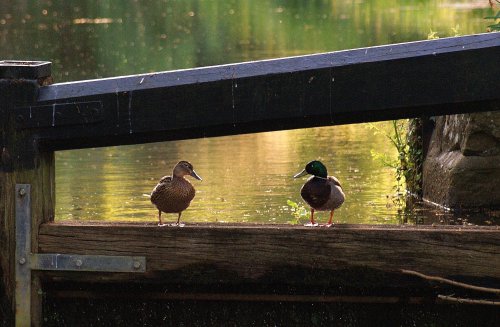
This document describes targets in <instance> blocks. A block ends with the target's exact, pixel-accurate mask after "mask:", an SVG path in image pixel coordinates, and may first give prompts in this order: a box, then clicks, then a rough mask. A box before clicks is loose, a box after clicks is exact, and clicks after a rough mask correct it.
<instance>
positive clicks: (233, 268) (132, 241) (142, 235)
mask: <svg viewBox="0 0 500 327" xmlns="http://www.w3.org/2000/svg"><path fill="white" fill-rule="evenodd" d="M38 244H39V251H40V252H50V253H76V254H88V253H92V254H103V255H136V256H146V258H147V267H148V268H147V273H146V275H145V277H146V279H148V278H149V279H155V278H166V279H167V280H170V281H175V280H182V281H184V282H186V281H192V282H194V283H197V284H199V285H202V284H207V283H208V284H210V283H215V284H216V283H221V282H224V281H225V282H232V283H234V282H240V283H241V282H258V283H260V284H269V283H275V282H279V283H291V284H304V283H305V284H307V283H310V284H311V285H314V284H329V283H332V281H333V278H334V276H335V274H336V273H339V272H345V271H356V270H358V271H359V270H361V271H365V272H366V271H374V272H377V271H378V272H389V273H399V272H400V270H401V269H409V270H416V271H419V272H422V273H426V274H430V275H437V276H441V277H451V278H455V277H458V278H475V279H479V280H481V279H489V280H493V281H496V283H500V260H498V253H500V232H499V230H498V228H495V227H493V228H476V227H474V228H467V227H454V228H452V227H447V228H440V227H439V228H438V227H415V226H413V227H401V226H400V227H387V226H363V225H361V226H358V225H337V226H335V227H334V228H330V229H325V228H316V229H315V228H313V229H311V228H306V227H298V226H288V225H187V226H186V227H184V228H159V227H157V226H155V225H144V224H113V225H107V224H92V225H81V224H78V223H64V224H43V225H41V226H40V235H39V243H38ZM315 271H316V275H315V274H314V272H315ZM317 272H321V273H317ZM309 273H313V275H312V276H315V277H314V280H310V279H308V278H306V279H305V280H304V278H305V277H304V276H307V274H309ZM159 276H161V277H159ZM80 277H81V276H80ZM107 278H111V279H112V277H111V276H108V277H107ZM117 278H119V279H118V280H120V279H123V278H125V279H127V278H130V279H133V278H134V277H133V276H129V277H124V275H123V274H122V275H120V276H119V277H117ZM365 278H370V277H369V276H368V277H367V276H365Z"/></svg>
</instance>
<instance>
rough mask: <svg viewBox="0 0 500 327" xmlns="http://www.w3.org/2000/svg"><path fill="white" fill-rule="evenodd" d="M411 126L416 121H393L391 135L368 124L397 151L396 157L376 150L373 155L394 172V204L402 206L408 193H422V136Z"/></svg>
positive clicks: (372, 152) (373, 150)
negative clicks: (383, 136)
mask: <svg viewBox="0 0 500 327" xmlns="http://www.w3.org/2000/svg"><path fill="white" fill-rule="evenodd" d="M410 124H414V121H410V120H408V119H402V120H393V121H392V129H391V132H390V133H388V132H385V131H383V130H381V129H380V128H378V127H377V126H376V125H375V124H368V127H369V128H370V129H371V130H372V131H373V132H374V133H375V134H383V135H385V136H386V137H387V138H388V139H389V141H390V142H391V143H392V144H393V145H394V147H395V148H396V150H397V156H395V157H394V156H389V155H388V154H386V153H380V152H378V151H377V150H375V149H372V150H371V155H372V158H373V159H374V160H378V161H380V162H381V163H382V164H383V165H384V166H385V167H389V168H391V169H393V170H394V174H395V178H396V184H395V186H394V189H395V191H396V197H395V198H394V202H396V203H397V204H399V205H401V206H402V205H403V204H404V202H403V201H404V200H405V197H406V194H407V191H410V192H412V193H415V194H420V192H421V179H422V176H421V169H420V168H421V162H422V147H421V146H420V136H419V135H417V134H416V131H418V128H411V129H410V128H409V127H410ZM415 141H417V142H415Z"/></svg>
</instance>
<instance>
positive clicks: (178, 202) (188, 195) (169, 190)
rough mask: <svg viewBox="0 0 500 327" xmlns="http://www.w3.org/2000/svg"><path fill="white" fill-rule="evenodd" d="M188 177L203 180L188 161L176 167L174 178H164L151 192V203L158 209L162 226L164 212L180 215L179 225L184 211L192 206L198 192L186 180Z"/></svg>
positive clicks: (181, 162)
mask: <svg viewBox="0 0 500 327" xmlns="http://www.w3.org/2000/svg"><path fill="white" fill-rule="evenodd" d="M186 175H190V176H193V177H194V178H196V179H199V180H201V178H200V177H199V176H198V175H197V174H196V173H195V171H194V169H193V165H191V164H190V163H189V162H187V161H180V162H179V163H178V164H177V165H176V166H175V167H174V170H173V173H172V176H163V177H162V178H161V179H160V181H159V182H158V184H157V185H156V186H155V188H154V189H153V191H152V192H151V202H152V203H153V204H154V205H155V206H156V208H158V219H159V225H160V226H163V222H162V219H161V213H162V212H165V213H178V214H179V216H178V219H177V225H178V224H179V221H180V218H181V213H182V211H184V210H186V209H187V208H188V207H189V205H190V204H191V201H192V200H193V198H194V196H195V194H196V191H195V189H194V187H193V185H191V183H190V182H189V181H188V180H186V179H185V178H184V176H186Z"/></svg>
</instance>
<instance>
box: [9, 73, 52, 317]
mask: <svg viewBox="0 0 500 327" xmlns="http://www.w3.org/2000/svg"><path fill="white" fill-rule="evenodd" d="M46 69H47V68H46V67H45V68H44V69H43V70H42V71H38V72H37V71H35V72H32V73H30V74H29V77H33V76H38V77H40V78H44V77H46V76H45V75H46ZM26 72H27V71H26V70H22V71H21V72H20V73H26ZM9 74H12V73H9ZM39 74H42V75H41V76H39ZM23 77H24V76H17V78H20V79H12V80H8V79H1V80H0V134H1V135H2V137H1V138H0V154H1V156H0V266H1V269H0V270H2V272H3V276H2V281H1V282H2V283H3V287H4V288H5V296H6V299H7V301H6V302H10V304H11V307H12V313H13V312H14V300H15V296H14V290H15V287H16V283H15V279H14V269H15V265H16V264H17V263H16V262H15V260H14V253H15V244H16V238H15V235H16V234H15V216H16V211H15V198H16V193H15V185H16V184H31V185H32V187H31V213H32V217H31V226H32V230H34V231H37V230H38V226H39V225H40V224H41V223H44V222H48V221H51V220H52V219H53V218H54V198H55V185H54V181H55V178H54V176H55V163H54V153H53V152H43V153H40V152H39V149H38V143H37V141H36V139H35V138H34V137H33V135H31V134H30V133H29V132H28V131H26V130H19V129H16V127H15V121H16V118H17V117H16V116H15V114H13V110H12V108H13V107H14V106H16V105H23V106H25V105H30V104H33V102H34V101H35V99H36V95H37V94H38V92H37V91H38V87H39V85H38V81H37V80H25V79H21V78H23ZM30 237H31V251H33V252H36V249H37V248H38V233H36V232H34V233H32V234H31V235H30ZM32 276H33V278H32V288H31V289H32V296H31V313H32V317H31V319H32V322H33V325H34V326H38V325H39V324H40V323H41V320H40V317H41V310H42V306H41V294H40V292H39V290H40V284H39V279H38V277H37V276H36V275H32ZM2 296H3V294H2ZM9 316H10V314H9ZM6 319H10V317H7V318H6Z"/></svg>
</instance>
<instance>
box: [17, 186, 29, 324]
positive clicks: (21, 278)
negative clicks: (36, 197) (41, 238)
mask: <svg viewBox="0 0 500 327" xmlns="http://www.w3.org/2000/svg"><path fill="white" fill-rule="evenodd" d="M15 197H16V265H15V276H16V277H15V278H16V295H15V302H16V326H30V325H31V322H30V319H31V270H30V262H29V260H30V256H29V253H30V252H31V185H29V184H16V194H15Z"/></svg>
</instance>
